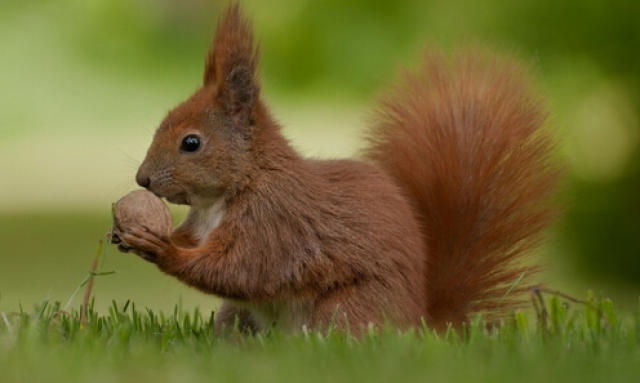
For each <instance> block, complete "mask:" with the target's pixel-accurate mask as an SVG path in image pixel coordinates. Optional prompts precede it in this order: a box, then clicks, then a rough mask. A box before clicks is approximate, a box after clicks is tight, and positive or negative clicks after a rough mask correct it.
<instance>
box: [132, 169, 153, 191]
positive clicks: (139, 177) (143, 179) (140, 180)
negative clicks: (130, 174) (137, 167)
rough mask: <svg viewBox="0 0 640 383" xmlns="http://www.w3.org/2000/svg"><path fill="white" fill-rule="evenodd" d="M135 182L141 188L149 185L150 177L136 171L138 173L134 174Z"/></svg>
mask: <svg viewBox="0 0 640 383" xmlns="http://www.w3.org/2000/svg"><path fill="white" fill-rule="evenodd" d="M136 183H137V184H138V185H140V186H142V187H143V188H148V187H149V185H151V178H149V177H148V176H147V175H145V174H142V173H140V172H138V174H136Z"/></svg>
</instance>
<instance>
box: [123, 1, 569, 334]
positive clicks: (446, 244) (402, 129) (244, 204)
mask: <svg viewBox="0 0 640 383" xmlns="http://www.w3.org/2000/svg"><path fill="white" fill-rule="evenodd" d="M258 58H259V54H258V49H257V47H256V45H255V43H254V39H253V30H252V26H251V23H250V21H249V20H248V19H247V18H246V17H245V16H243V15H242V13H241V11H240V9H239V6H238V5H237V4H234V5H231V6H230V7H229V8H228V9H227V10H226V11H225V12H224V13H223V14H222V16H221V17H220V19H219V21H218V25H217V29H216V32H215V37H214V39H213V42H212V45H211V48H210V50H209V52H208V55H207V57H206V63H205V68H204V78H203V83H202V87H200V88H199V89H198V90H197V91H196V92H195V93H194V94H193V95H192V96H191V97H190V98H189V99H187V100H186V101H184V102H183V103H182V104H180V105H178V106H177V107H176V108H175V109H173V110H172V111H171V112H169V114H168V115H167V116H166V118H165V119H164V121H163V122H162V123H161V124H160V126H159V128H158V129H157V131H156V133H155V136H154V138H153V142H152V144H151V146H150V148H149V149H148V152H147V155H146V157H145V159H144V161H143V163H142V164H141V165H140V168H139V170H138V172H137V175H136V181H137V183H138V184H139V185H140V186H142V187H144V188H147V189H148V190H150V191H152V192H153V193H154V194H156V195H157V196H159V197H164V198H166V199H167V200H168V201H169V202H172V203H177V204H186V205H189V206H190V210H189V213H188V215H187V217H186V219H185V221H184V222H183V223H182V224H181V225H180V226H179V227H177V228H176V229H175V231H173V233H172V234H171V235H161V234H158V233H154V232H152V231H150V230H148V229H146V228H144V227H137V228H134V229H132V230H131V231H130V232H128V233H125V234H123V235H124V238H123V239H124V240H125V241H126V242H127V243H128V244H129V245H130V246H131V248H132V250H133V251H134V252H135V253H136V254H139V255H141V256H143V258H144V259H147V260H149V261H151V262H153V263H155V264H156V265H157V266H158V267H159V268H160V269H161V270H162V271H163V272H165V273H167V274H169V275H172V276H174V277H176V278H178V279H179V280H181V281H182V282H184V283H186V284H188V285H190V286H193V287H195V288H197V289H199V290H201V291H204V292H206V293H210V294H214V295H216V296H219V297H221V298H222V299H223V304H222V307H221V308H220V310H219V312H218V313H217V315H216V317H215V321H216V329H218V330H219V331H223V329H224V328H228V327H229V326H234V325H236V326H239V328H240V329H241V330H243V331H247V332H255V331H261V330H263V329H267V328H270V327H272V326H274V327H275V328H278V329H283V330H285V331H293V330H296V329H301V328H302V327H303V326H306V327H307V328H310V329H326V328H327V327H328V326H329V325H334V326H337V327H338V328H349V329H351V331H354V332H355V333H357V332H358V331H361V330H362V329H363V328H366V327H367V326H370V325H371V324H372V325H374V326H379V325H382V324H385V323H392V324H393V325H395V326H398V327H399V328H409V327H412V326H420V325H422V324H423V323H427V324H428V325H430V326H433V327H434V328H443V327H445V326H449V325H453V326H460V325H461V324H462V323H464V322H465V321H467V320H468V319H469V318H470V316H471V315H474V313H487V314H488V315H489V316H491V315H494V316H495V315H500V314H504V313H506V312H508V311H509V310H511V309H513V308H514V307H516V306H517V305H518V303H519V302H520V303H521V302H522V301H521V300H519V299H518V293H521V292H523V291H525V290H526V289H527V287H528V286H529V285H528V283H529V282H527V281H528V280H529V277H530V276H531V275H532V274H533V273H534V272H535V269H536V267H534V266H529V265H526V264H523V260H524V256H525V255H526V254H527V253H528V252H529V251H530V250H531V249H532V248H533V247H534V246H535V245H536V243H537V242H538V240H539V239H540V234H541V232H542V231H543V229H545V227H546V226H547V224H548V223H549V221H550V218H551V216H552V215H553V213H554V208H553V206H552V204H550V203H549V196H550V193H551V192H552V190H553V186H554V184H555V180H556V178H557V177H556V175H557V172H556V170H555V167H554V166H553V164H552V162H551V161H550V155H551V152H552V140H551V138H550V135H549V134H548V133H547V132H545V131H544V129H543V128H542V125H543V124H544V121H545V117H546V115H545V112H544V110H543V108H542V107H541V103H540V100H539V99H538V98H537V97H536V96H535V95H533V92H531V90H530V87H529V85H528V80H527V77H526V74H525V73H524V71H523V70H522V69H521V67H520V66H519V65H517V64H515V63H513V62H512V61H510V60H508V59H504V58H496V57H494V56H491V55H489V56H486V55H483V54H480V53H477V52H475V53H463V54H457V55H454V56H453V57H452V58H447V57H445V56H443V55H440V54H437V53H429V52H427V53H426V54H425V57H424V61H423V63H422V64H421V66H420V67H419V69H418V70H417V71H415V72H410V71H407V72H405V73H404V77H403V78H402V79H401V80H400V81H399V83H398V85H396V87H395V88H394V89H393V90H392V91H390V92H389V93H387V94H386V95H385V96H384V97H383V98H382V101H381V102H380V104H379V105H378V106H377V109H376V111H375V115H376V116H377V117H376V119H375V123H374V124H373V126H372V128H371V129H370V130H369V131H368V134H367V140H368V147H367V149H365V150H364V152H363V155H362V156H361V159H359V160H350V159H345V160H318V159H307V158H304V157H302V156H301V155H300V154H298V153H297V152H296V151H295V150H294V149H293V148H292V147H291V145H290V144H289V142H288V141H287V139H286V138H285V137H284V136H283V135H282V133H281V131H280V126H279V125H278V123H276V122H275V120H274V118H273V117H272V116H271V114H270V113H269V110H268V108H267V106H266V104H265V103H264V101H263V99H262V98H261V96H260V82H259V78H258V74H257V67H258ZM522 276H525V278H524V279H523V278H522Z"/></svg>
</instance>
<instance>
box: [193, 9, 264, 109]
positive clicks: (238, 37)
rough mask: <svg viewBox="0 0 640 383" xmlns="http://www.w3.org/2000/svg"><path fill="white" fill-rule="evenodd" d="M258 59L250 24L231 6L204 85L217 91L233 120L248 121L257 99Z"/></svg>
mask: <svg viewBox="0 0 640 383" xmlns="http://www.w3.org/2000/svg"><path fill="white" fill-rule="evenodd" d="M258 57H259V54H258V49H257V48H255V47H254V42H253V30H252V27H251V23H250V22H249V20H248V19H246V18H245V17H244V16H242V14H241V12H240V7H239V6H238V4H232V5H231V6H230V7H229V8H227V10H226V11H225V12H224V13H223V14H222V16H221V18H220V19H219V21H218V26H217V28H216V34H215V37H214V38H213V42H212V44H211V48H210V49H209V53H208V55H207V59H206V64H205V68H204V80H203V82H204V85H205V86H215V87H216V89H217V91H216V98H217V102H218V103H219V104H220V105H221V106H222V107H223V108H224V109H225V111H227V112H228V113H230V114H231V115H232V117H233V118H234V119H238V118H240V119H244V118H248V117H249V116H250V114H251V110H252V109H253V107H254V105H255V102H256V100H257V99H258V93H259V90H260V88H259V84H258V80H257V78H256V69H257V65H258Z"/></svg>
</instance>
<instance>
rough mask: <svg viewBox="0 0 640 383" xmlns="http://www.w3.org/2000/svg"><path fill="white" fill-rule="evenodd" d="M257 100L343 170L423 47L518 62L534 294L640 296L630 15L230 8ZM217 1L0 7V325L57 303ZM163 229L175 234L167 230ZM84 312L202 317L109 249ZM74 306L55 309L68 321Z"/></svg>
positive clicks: (202, 300)
mask: <svg viewBox="0 0 640 383" xmlns="http://www.w3.org/2000/svg"><path fill="white" fill-rule="evenodd" d="M243 3H244V8H245V10H246V12H247V13H248V14H249V15H250V16H251V17H252V18H253V19H254V21H255V27H256V33H257V36H259V38H260V41H261V47H262V53H263V59H262V74H263V77H264V95H265V97H266V98H267V99H268V100H269V101H270V105H271V107H272V108H273V110H274V114H275V115H276V116H277V118H278V119H279V121H280V122H281V123H282V124H283V125H284V132H285V134H286V135H287V136H288V137H289V138H290V139H291V140H292V142H293V143H294V145H295V147H296V148H298V149H299V150H300V151H301V152H302V153H304V154H306V155H310V156H317V157H324V158H328V157H338V156H348V155H353V154H356V153H357V151H358V149H359V147H360V145H361V140H360V139H359V137H360V135H361V132H362V130H363V129H364V128H365V127H366V125H367V116H368V113H369V111H370V110H371V108H372V107H373V105H374V101H375V99H376V96H377V95H378V94H379V92H380V91H381V90H382V89H384V88H385V86H386V85H388V84H389V82H390V81H392V79H393V77H394V74H395V73H396V72H397V70H398V68H399V67H400V65H408V66H411V65H415V63H416V62H417V61H418V60H419V57H420V52H421V50H422V49H423V48H424V47H425V46H432V47H438V49H443V50H445V51H453V50H455V49H456V47H460V46H468V45H475V44H479V45H482V46H484V47H490V48H493V49H496V50H498V51H501V52H508V53H510V54H514V55H516V56H518V57H519V58H520V59H521V60H522V61H524V62H525V63H527V64H529V65H530V66H531V68H532V71H533V75H534V78H535V80H536V85H537V87H538V89H539V91H540V92H541V93H542V94H544V95H545V96H546V98H547V99H548V105H549V108H550V111H551V118H550V123H551V124H552V126H553V127H554V129H555V130H556V131H557V136H558V142H559V146H558V160H559V161H560V162H562V163H563V164H564V165H565V166H566V168H567V172H566V175H565V179H564V183H563V189H562V191H561V193H560V195H559V198H560V200H561V201H562V202H563V204H564V205H565V212H564V214H563V215H562V217H561V219H560V220H559V221H558V222H557V224H556V225H555V226H554V227H553V228H552V230H551V232H550V239H549V240H548V241H547V242H546V244H545V246H544V247H543V248H542V249H541V250H540V252H539V254H537V256H538V257H539V258H540V259H541V260H542V262H543V263H544V264H545V265H546V270H545V272H544V274H543V276H542V279H543V280H544V281H545V282H547V283H548V285H549V286H550V287H554V288H559V289H561V290H563V291H566V292H568V293H570V294H575V295H584V293H585V292H586V290H587V289H593V290H594V291H595V292H596V293H597V294H600V295H604V296H611V297H613V298H614V299H615V300H616V302H617V304H618V305H621V306H628V305H634V306H635V303H636V302H637V300H638V296H639V295H640V152H639V150H638V140H639V134H640V125H639V120H640V6H639V5H638V4H640V3H638V2H636V1H633V0H629V1H614V0H612V1H607V2H605V1H597V0H563V1H552V0H520V1H498V0H490V1H482V2H479V1H468V2H461V1H417V0H398V1H370V0H348V1H347V0H322V1H311V0H308V1H305V0H269V1H258V0H245V1H244V2H243ZM224 5H226V1H214V0H51V1H45V0H40V1H37V0H2V1H1V2H0V177H1V178H0V310H5V311H6V310H9V311H11V310H16V309H18V307H19V306H20V305H22V306H23V307H24V308H25V309H27V308H30V306H31V305H33V304H34V303H35V302H39V301H42V300H43V299H45V298H49V299H53V300H60V301H63V302H65V301H67V300H68V299H69V297H70V296H71V294H72V293H73V291H74V289H75V288H76V287H77V286H78V284H79V283H80V282H81V281H82V280H83V279H84V277H85V276H86V273H87V270H88V268H89V266H90V263H91V260H92V257H93V254H94V252H95V249H96V246H97V242H98V240H99V239H100V238H102V237H103V235H104V234H105V232H106V231H107V229H108V228H109V226H110V220H111V218H110V204H111V202H113V201H115V200H116V199H117V198H118V197H120V196H121V195H123V194H124V193H126V192H127V191H129V190H130V189H132V188H134V187H135V184H134V182H133V178H134V174H135V170H136V168H137V164H138V163H139V161H140V160H141V159H142V158H143V155H144V152H145V150H146V147H147V145H148V144H149V143H150V142H151V135H152V133H153V131H154V129H155V127H156V125H157V124H158V123H159V121H160V120H161V119H162V118H163V116H164V115H165V113H166V112H167V111H168V110H169V109H170V108H171V107H172V106H173V105H175V104H176V103H178V102H179V101H181V100H183V99H184V98H185V97H187V96H188V95H189V94H190V92H192V91H193V90H194V89H196V88H197V87H198V85H199V83H200V79H201V70H202V64H203V57H204V54H205V52H206V50H207V47H208V44H209V41H210V38H211V34H212V31H213V27H214V24H215V20H216V18H217V15H218V13H219V11H220V9H221V8H222V7H223V6H224ZM175 214H176V217H177V218H179V217H181V216H183V215H184V210H183V209H176V210H175ZM101 268H102V270H103V271H109V270H114V271H116V273H115V274H113V275H109V276H104V277H100V278H98V279H97V280H96V285H95V293H96V304H97V306H98V307H99V308H104V307H106V306H107V305H109V304H110V301H111V300H112V299H116V300H118V301H120V302H122V301H124V300H126V299H133V300H135V301H136V303H137V305H138V306H147V307H151V308H156V309H168V308H170V307H172V306H173V305H174V304H175V303H177V302H182V304H183V305H184V306H189V307H191V306H194V305H200V306H201V308H203V309H209V308H213V307H215V305H216V300H215V299H213V298H211V297H209V296H205V295H203V294H200V293H198V292H195V291H193V290H190V289H188V288H186V287H183V286H182V285H180V284H179V283H178V282H176V281H174V280H173V279H171V278H169V277H166V276H164V275H162V274H161V273H160V272H158V271H157V270H156V269H155V267H153V266H151V265H149V264H146V263H145V262H143V261H141V260H139V259H137V258H136V257H134V256H132V255H122V254H119V253H117V252H116V251H115V249H112V248H109V249H108V251H107V253H106V259H105V262H104V264H103V265H102V266H101ZM79 298H80V297H77V298H76V299H75V301H73V304H79Z"/></svg>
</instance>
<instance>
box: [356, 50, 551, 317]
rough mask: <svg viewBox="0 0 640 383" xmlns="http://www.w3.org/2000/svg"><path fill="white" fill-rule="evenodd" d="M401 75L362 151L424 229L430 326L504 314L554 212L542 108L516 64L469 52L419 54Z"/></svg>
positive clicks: (524, 281) (514, 300)
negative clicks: (396, 187)
mask: <svg viewBox="0 0 640 383" xmlns="http://www.w3.org/2000/svg"><path fill="white" fill-rule="evenodd" d="M402 80H403V81H402V82H401V84H400V85H399V86H398V87H396V88H395V89H394V91H393V92H391V93H390V94H389V95H388V96H387V97H386V98H385V99H383V101H382V104H381V106H380V108H379V109H378V110H377V115H376V120H375V126H374V127H373V129H372V130H371V132H370V134H369V142H370V146H369V148H368V149H367V150H366V155H367V157H368V158H370V159H372V160H373V161H375V162H377V163H378V164H379V165H380V166H382V167H383V168H384V169H385V170H386V171H387V172H388V173H389V174H391V175H392V176H393V177H395V179H396V180H397V182H398V183H399V184H400V185H401V186H402V188H403V189H404V190H405V191H406V193H408V196H409V197H410V198H411V200H412V202H413V203H414V204H415V208H416V213H417V214H418V216H419V218H420V220H421V223H422V225H423V230H424V235H425V239H426V242H427V254H426V260H427V275H426V278H427V289H428V290H427V299H428V301H427V313H426V314H427V315H426V316H427V318H429V320H430V321H431V323H432V324H433V325H435V326H437V327H440V326H442V325H444V324H445V323H448V322H451V323H453V324H454V325H460V324H461V323H462V322H463V321H466V320H467V319H468V318H469V315H470V314H471V313H476V312H485V313H489V314H490V315H499V314H502V313H504V312H505V310H509V309H512V308H514V307H515V306H516V305H517V304H518V303H521V302H522V301H521V300H519V298H518V294H519V293H522V292H523V291H525V290H526V289H527V288H528V286H527V284H528V283H529V282H527V281H529V280H530V278H529V277H530V276H531V275H532V274H533V273H534V272H535V269H536V268H535V267H534V266H531V265H527V264H526V261H525V262H523V256H524V255H525V254H526V253H527V252H528V251H529V250H531V249H532V248H533V247H534V246H535V245H536V242H537V241H538V239H539V238H540V236H539V234H540V233H541V231H542V230H543V229H544V228H545V227H546V226H547V224H548V223H549V221H550V218H551V217H552V215H553V211H554V209H553V207H552V204H549V197H550V192H551V191H552V189H553V186H554V184H555V180H556V178H557V173H558V172H557V169H556V168H554V167H553V166H551V162H550V154H551V151H552V143H551V139H550V137H549V135H548V134H547V133H546V132H545V131H543V130H542V125H543V123H544V121H545V119H546V114H545V112H544V110H543V108H542V106H541V103H540V102H539V100H538V99H537V98H536V97H535V96H534V95H533V93H532V92H531V90H530V88H529V86H528V83H527V79H526V75H525V73H524V71H523V70H522V68H521V67H519V66H518V65H517V64H515V63H513V62H511V61H509V60H505V59H502V58H496V57H492V56H485V55H482V54H479V53H477V52H476V53H466V54H458V55H456V56H454V57H453V58H452V59H448V58H446V57H444V56H442V55H440V54H436V53H427V54H426V57H425V60H424V62H423V64H422V66H421V67H420V69H419V70H418V71H417V72H416V73H409V72H406V73H404V77H403V79H402ZM523 276H524V278H523ZM507 293H508V294H507Z"/></svg>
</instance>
